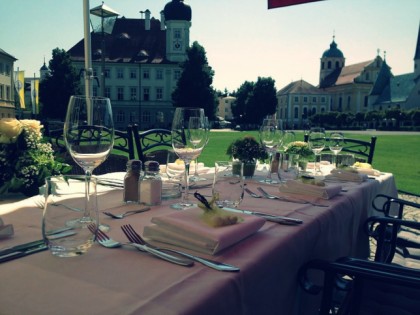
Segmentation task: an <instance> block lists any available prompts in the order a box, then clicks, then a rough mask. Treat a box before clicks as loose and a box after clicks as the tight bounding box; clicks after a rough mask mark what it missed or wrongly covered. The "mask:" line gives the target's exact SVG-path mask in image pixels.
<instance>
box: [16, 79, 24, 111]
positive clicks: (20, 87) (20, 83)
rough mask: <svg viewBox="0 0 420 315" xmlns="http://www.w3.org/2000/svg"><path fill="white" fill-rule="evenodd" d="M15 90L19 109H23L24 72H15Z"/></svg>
mask: <svg viewBox="0 0 420 315" xmlns="http://www.w3.org/2000/svg"><path fill="white" fill-rule="evenodd" d="M16 90H17V92H18V95H19V102H20V108H25V71H17V75H16Z"/></svg>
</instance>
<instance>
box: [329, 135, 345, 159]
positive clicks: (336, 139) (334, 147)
mask: <svg viewBox="0 0 420 315" xmlns="http://www.w3.org/2000/svg"><path fill="white" fill-rule="evenodd" d="M343 142H344V136H343V134H342V133H341V132H332V133H331V134H330V141H329V148H330V151H331V152H332V153H334V160H333V164H334V165H335V167H337V155H338V153H340V152H341V150H342V149H343Z"/></svg>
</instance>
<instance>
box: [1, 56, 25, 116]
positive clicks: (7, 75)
mask: <svg viewBox="0 0 420 315" xmlns="http://www.w3.org/2000/svg"><path fill="white" fill-rule="evenodd" d="M16 60H17V59H16V58H15V57H13V56H12V55H10V54H8V53H7V52H5V51H4V50H3V49H1V48H0V118H11V117H13V118H14V117H15V116H16V110H15V84H14V82H15V79H14V71H13V64H14V62H15V61H16ZM19 87H20V88H22V89H23V82H22V83H21V84H19ZM17 88H18V87H17Z"/></svg>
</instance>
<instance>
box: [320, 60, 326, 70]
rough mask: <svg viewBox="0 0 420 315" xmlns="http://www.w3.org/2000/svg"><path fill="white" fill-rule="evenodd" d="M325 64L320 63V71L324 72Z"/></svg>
mask: <svg viewBox="0 0 420 315" xmlns="http://www.w3.org/2000/svg"><path fill="white" fill-rule="evenodd" d="M324 67H325V62H321V70H324Z"/></svg>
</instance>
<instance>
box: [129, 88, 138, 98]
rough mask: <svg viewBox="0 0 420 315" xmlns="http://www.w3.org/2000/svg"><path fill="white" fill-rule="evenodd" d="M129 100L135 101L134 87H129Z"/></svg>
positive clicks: (135, 89) (135, 90) (135, 92)
mask: <svg viewBox="0 0 420 315" xmlns="http://www.w3.org/2000/svg"><path fill="white" fill-rule="evenodd" d="M130 99H131V100H132V101H135V100H137V88H136V87H134V86H132V87H130Z"/></svg>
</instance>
